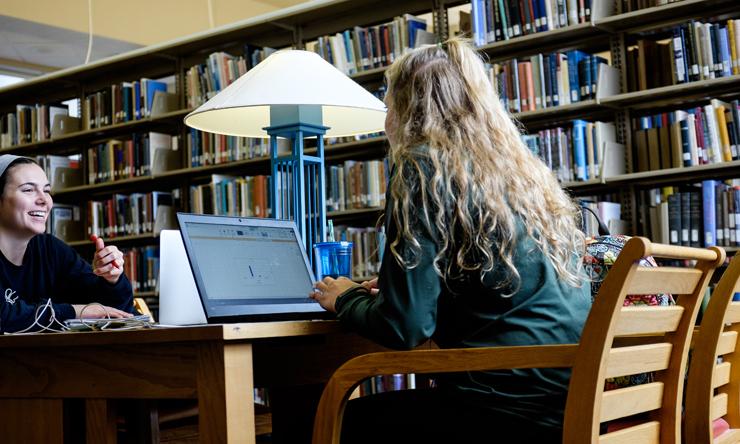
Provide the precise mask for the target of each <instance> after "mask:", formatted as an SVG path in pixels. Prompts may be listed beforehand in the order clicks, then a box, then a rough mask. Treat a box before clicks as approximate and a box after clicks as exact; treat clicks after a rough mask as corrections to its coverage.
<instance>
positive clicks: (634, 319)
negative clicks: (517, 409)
mask: <svg viewBox="0 0 740 444" xmlns="http://www.w3.org/2000/svg"><path fill="white" fill-rule="evenodd" d="M648 255H651V256H653V257H655V258H663V259H675V260H677V261H678V262H679V263H684V264H686V263H687V262H689V263H693V264H694V265H693V266H692V265H684V266H662V267H658V268H652V267H642V266H640V265H639V264H638V261H639V259H640V258H642V257H645V256H648ZM724 258H725V253H724V250H722V249H720V248H717V247H712V248H711V249H696V248H687V247H678V246H669V245H661V244H652V243H651V242H650V241H648V240H647V239H644V238H632V239H630V241H629V242H627V244H626V245H625V247H624V249H623V250H622V252H621V253H620V255H619V257H618V259H617V262H616V263H615V265H614V267H613V268H612V269H611V270H610V271H609V275H608V276H607V277H606V279H605V281H604V283H603V285H602V286H601V288H600V290H599V293H598V295H597V296H596V298H595V300H594V304H593V306H592V307H591V311H590V313H589V317H588V319H587V321H586V324H585V326H584V329H583V333H582V335H581V342H580V344H579V349H578V354H577V356H576V361H575V364H574V366H573V373H572V375H571V381H570V386H569V390H568V400H567V403H566V408H565V422H564V429H563V442H567V443H600V444H617V443H620V444H621V443H625V444H626V443H645V444H658V443H660V444H663V443H666V444H679V443H680V442H681V422H680V418H681V410H682V407H681V402H682V394H683V384H684V376H685V368H686V361H687V356H688V351H689V346H690V341H691V335H692V333H693V329H694V323H695V321H696V315H697V313H698V308H699V306H700V303H701V299H702V298H703V296H704V292H705V290H706V287H707V285H708V283H709V279H710V278H711V276H712V274H713V272H714V270H715V268H716V267H717V266H719V265H720V264H722V262H723V261H724ZM658 293H671V294H673V296H674V298H675V299H676V305H675V306H656V307H639V306H638V307H624V306H623V304H624V300H625V298H626V296H628V295H635V294H658ZM635 336H644V337H645V340H644V341H642V343H640V344H639V345H624V346H619V345H617V344H619V343H620V341H619V340H617V341H616V342H615V339H619V338H624V337H635ZM643 372H654V380H653V381H652V382H648V383H645V384H641V385H637V386H631V387H624V388H619V389H616V390H611V391H604V383H605V380H606V379H607V378H615V377H621V376H628V375H634V374H638V373H643ZM584 405H585V406H589V408H588V409H584ZM640 414H645V415H644V417H645V419H642V420H638V421H637V424H636V425H633V426H631V427H627V428H624V429H622V430H619V431H616V432H612V433H607V434H603V435H602V434H600V430H601V425H602V424H603V423H605V422H608V421H612V420H616V419H624V418H630V417H635V415H640ZM636 418H639V417H636Z"/></svg>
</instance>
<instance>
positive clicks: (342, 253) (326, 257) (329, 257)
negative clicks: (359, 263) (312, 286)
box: [313, 241, 352, 281]
mask: <svg viewBox="0 0 740 444" xmlns="http://www.w3.org/2000/svg"><path fill="white" fill-rule="evenodd" d="M313 252H314V261H315V265H316V280H319V281H320V280H322V279H324V277H326V276H329V277H332V278H334V279H336V278H338V277H339V276H344V277H346V278H352V242H346V241H342V242H319V243H316V244H314V246H313Z"/></svg>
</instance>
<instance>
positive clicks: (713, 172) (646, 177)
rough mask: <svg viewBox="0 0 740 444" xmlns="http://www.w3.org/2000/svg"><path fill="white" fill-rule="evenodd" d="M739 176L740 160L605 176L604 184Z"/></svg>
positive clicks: (663, 183)
mask: <svg viewBox="0 0 740 444" xmlns="http://www.w3.org/2000/svg"><path fill="white" fill-rule="evenodd" d="M738 176H740V160H734V161H732V162H720V163H713V164H707V165H696V166H690V167H681V168H666V169H662V170H651V171H641V172H639V173H629V174H620V175H618V176H611V177H607V178H606V185H607V186H609V187H611V188H614V187H617V186H621V185H639V186H652V185H655V186H656V187H657V186H660V185H665V184H670V183H677V182H683V183H686V182H695V181H701V180H707V179H727V178H732V177H738Z"/></svg>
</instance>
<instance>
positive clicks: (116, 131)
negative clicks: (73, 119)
mask: <svg viewBox="0 0 740 444" xmlns="http://www.w3.org/2000/svg"><path fill="white" fill-rule="evenodd" d="M190 111H192V110H191V109H181V110H177V111H171V112H168V113H164V114H160V115H157V116H151V117H145V118H143V119H139V120H130V121H128V122H119V123H116V124H113V125H106V126H102V127H99V128H91V129H86V130H81V131H75V132H72V133H67V134H63V135H60V136H57V137H52V138H50V139H47V140H42V141H38V142H29V143H24V144H20V145H14V146H10V147H5V148H2V149H0V154H6V153H26V152H30V151H33V152H37V151H42V150H43V151H46V150H48V149H50V148H54V147H56V146H59V145H70V144H80V143H84V142H89V141H92V140H102V139H104V138H106V137H114V136H116V135H120V134H131V133H134V132H137V131H138V130H144V129H147V128H149V127H151V126H153V125H158V124H168V123H169V124H178V123H179V122H180V121H182V119H183V118H184V117H185V116H186V115H187V114H188V113H189V112H190Z"/></svg>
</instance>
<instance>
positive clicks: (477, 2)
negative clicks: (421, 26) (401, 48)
mask: <svg viewBox="0 0 740 444" xmlns="http://www.w3.org/2000/svg"><path fill="white" fill-rule="evenodd" d="M470 3H471V7H472V8H471V13H472V22H473V23H472V24H473V43H474V44H475V46H483V45H485V44H486V14H485V11H483V9H484V8H485V2H484V0H471V2H470ZM410 37H411V33H410V32H409V42H413V41H414V40H412V39H411V38H410Z"/></svg>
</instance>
